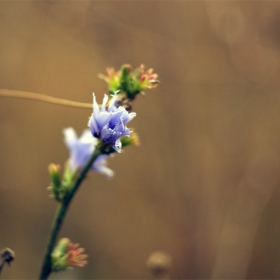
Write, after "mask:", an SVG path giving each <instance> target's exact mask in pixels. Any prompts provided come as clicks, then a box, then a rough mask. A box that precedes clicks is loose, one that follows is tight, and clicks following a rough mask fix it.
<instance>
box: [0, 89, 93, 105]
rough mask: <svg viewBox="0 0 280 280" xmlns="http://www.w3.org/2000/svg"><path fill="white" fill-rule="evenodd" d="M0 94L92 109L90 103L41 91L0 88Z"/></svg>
mask: <svg viewBox="0 0 280 280" xmlns="http://www.w3.org/2000/svg"><path fill="white" fill-rule="evenodd" d="M0 96H4V97H13V98H23V99H31V100H36V101H42V102H47V103H52V104H56V105H63V106H70V107H75V108H85V109H92V103H83V102H76V101H72V100H67V99H63V98H56V97H52V96H48V95H45V94H41V93H34V92H26V91H18V90H10V89H0Z"/></svg>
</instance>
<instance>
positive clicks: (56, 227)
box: [39, 147, 102, 280]
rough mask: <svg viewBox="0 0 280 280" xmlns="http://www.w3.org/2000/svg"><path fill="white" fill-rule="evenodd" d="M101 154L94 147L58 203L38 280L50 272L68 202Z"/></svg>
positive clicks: (45, 277)
mask: <svg viewBox="0 0 280 280" xmlns="http://www.w3.org/2000/svg"><path fill="white" fill-rule="evenodd" d="M101 154H102V152H101V150H100V148H98V147H97V148H96V149H95V151H94V153H93V154H92V155H91V157H90V158H89V160H88V162H87V164H86V165H85V167H84V168H83V170H82V172H81V173H80V175H79V177H78V178H77V180H76V182H75V184H74V185H73V187H72V188H71V190H70V192H69V193H68V194H67V195H66V196H65V198H64V200H63V201H62V202H61V203H60V205H59V207H58V209H57V212H56V215H55V218H54V222H53V226H52V231H51V235H50V238H49V242H48V245H47V248H46V252H45V257H44V262H43V266H42V270H41V274H40V278H39V279H40V280H45V279H48V277H49V275H50V274H51V272H52V267H51V265H52V264H51V253H52V251H53V249H54V246H55V242H56V240H57V236H58V234H59V231H60V229H61V226H62V223H63V220H64V217H65V215H66V213H67V210H68V208H69V205H70V202H71V201H72V198H73V197H74V195H75V194H76V192H77V191H78V189H79V187H80V185H81V183H82V182H83V180H84V179H85V177H86V174H87V172H88V171H89V169H90V168H91V166H92V164H93V162H94V161H95V160H96V158H97V157H98V156H99V155H101Z"/></svg>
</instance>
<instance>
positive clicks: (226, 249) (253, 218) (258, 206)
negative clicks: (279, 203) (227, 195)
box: [211, 148, 280, 279]
mask: <svg viewBox="0 0 280 280" xmlns="http://www.w3.org/2000/svg"><path fill="white" fill-rule="evenodd" d="M279 169H280V164H279V159H278V155H277V153H275V150H273V148H272V149H271V150H269V151H267V150H262V151H261V152H260V153H259V154H256V156H255V157H254V158H252V159H251V162H249V164H248V168H247V171H246V172H245V175H244V177H243V179H242V180H241V181H240V184H239V186H238V187H237V189H236V193H235V198H234V201H233V203H232V205H231V207H230V210H229V212H228V213H227V216H226V219H225V223H224V226H223V228H222V232H221V237H220V241H219V244H218V250H217V254H216V258H215V264H214V268H213V272H212V277H211V278H212V279H245V278H246V276H247V271H248V267H249V264H250V260H251V254H252V249H253V245H254V242H255V238H256V234H257V231H258V228H259V224H260V220H261V218H262V214H263V210H264V208H265V206H266V205H267V203H268V202H269V200H270V199H271V197H272V194H273V191H274V189H275V187H276V186H277V185H278V184H279V175H278V173H279Z"/></svg>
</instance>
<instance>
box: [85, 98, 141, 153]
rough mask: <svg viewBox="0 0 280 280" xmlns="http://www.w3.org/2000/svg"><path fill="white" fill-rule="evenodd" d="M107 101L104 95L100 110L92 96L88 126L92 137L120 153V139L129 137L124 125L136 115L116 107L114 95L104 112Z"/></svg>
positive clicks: (127, 129) (128, 131)
mask: <svg viewBox="0 0 280 280" xmlns="http://www.w3.org/2000/svg"><path fill="white" fill-rule="evenodd" d="M108 99H109V97H108V95H106V94H105V96H104V98H103V102H102V106H101V109H100V108H99V105H98V103H97V102H96V99H95V95H94V94H93V113H92V115H91V117H90V119H89V122H88V126H89V128H90V131H91V133H92V135H93V136H94V137H96V138H99V139H101V140H102V141H103V142H104V143H106V144H109V145H111V146H112V147H113V148H114V149H115V150H116V151H117V152H118V153H120V152H121V148H122V144H121V141H120V137H122V136H127V137H129V136H130V133H131V131H130V129H129V128H127V127H126V126H125V125H126V124H127V123H128V122H129V121H131V120H132V119H133V118H134V117H135V116H136V113H128V112H127V111H126V110H125V108H124V107H122V106H119V107H116V106H115V101H116V95H115V96H114V97H113V99H112V101H111V103H110V105H109V107H108V109H107V110H106V104H107V102H108Z"/></svg>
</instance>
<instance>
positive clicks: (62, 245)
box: [51, 238, 88, 272]
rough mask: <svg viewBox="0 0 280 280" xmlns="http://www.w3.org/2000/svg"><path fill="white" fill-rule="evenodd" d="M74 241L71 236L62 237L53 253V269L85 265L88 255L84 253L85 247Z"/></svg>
mask: <svg viewBox="0 0 280 280" xmlns="http://www.w3.org/2000/svg"><path fill="white" fill-rule="evenodd" d="M79 246H80V245H79V244H78V243H76V244H74V243H72V242H71V241H70V239H69V238H61V239H60V240H59V242H58V244H57V246H56V247H55V249H54V250H53V253H52V256H51V257H52V271H53V272H58V271H61V270H65V269H68V268H72V267H73V266H76V267H84V266H85V265H86V264H87V263H88V262H87V260H86V259H87V257H88V255H86V254H83V252H84V251H85V249H84V248H79Z"/></svg>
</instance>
